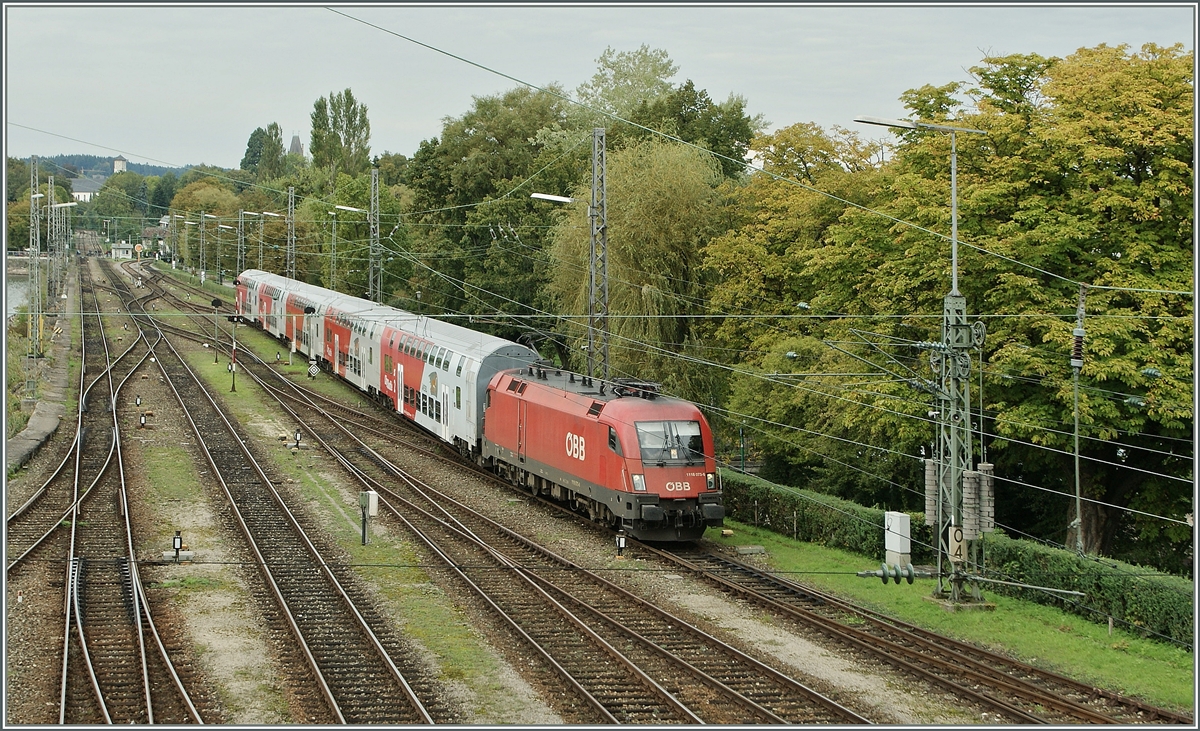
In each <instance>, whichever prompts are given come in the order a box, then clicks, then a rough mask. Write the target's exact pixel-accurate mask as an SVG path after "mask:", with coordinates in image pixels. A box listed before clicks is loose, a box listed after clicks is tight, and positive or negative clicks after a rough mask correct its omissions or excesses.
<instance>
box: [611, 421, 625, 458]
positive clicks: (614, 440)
mask: <svg viewBox="0 0 1200 731" xmlns="http://www.w3.org/2000/svg"><path fill="white" fill-rule="evenodd" d="M608 448H609V449H611V450H612V451H614V452H616V453H617V456H618V457H624V456H625V453H624V452H623V451H621V440H620V439H619V438H618V437H617V430H616V429H613V428H612V427H611V426H610V427H608Z"/></svg>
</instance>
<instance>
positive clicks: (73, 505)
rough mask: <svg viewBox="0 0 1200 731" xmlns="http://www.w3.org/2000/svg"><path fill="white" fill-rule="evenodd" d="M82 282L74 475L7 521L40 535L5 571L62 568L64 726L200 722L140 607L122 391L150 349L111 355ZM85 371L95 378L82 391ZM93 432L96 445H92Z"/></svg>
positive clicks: (97, 307) (61, 474)
mask: <svg viewBox="0 0 1200 731" xmlns="http://www.w3.org/2000/svg"><path fill="white" fill-rule="evenodd" d="M81 285H82V288H83V289H85V297H87V296H90V300H91V303H92V306H91V307H90V309H91V312H84V313H82V320H83V333H84V347H85V348H86V351H85V354H84V355H85V357H84V364H85V368H84V369H82V373H81V379H80V380H81V397H80V400H79V419H78V426H77V437H76V444H75V450H74V457H75V459H74V468H73V470H66V469H64V468H63V467H62V466H60V468H59V470H57V471H56V472H55V476H54V477H53V478H52V480H51V483H50V484H49V485H48V487H47V488H46V489H44V490H43V491H39V492H40V493H41V494H40V495H35V496H34V498H33V499H32V501H31V502H28V503H27V504H26V505H25V506H23V509H21V510H18V511H17V514H16V515H15V516H10V517H11V518H16V520H12V519H10V521H9V524H10V526H12V525H13V524H14V523H16V524H18V525H20V526H21V528H20V530H18V531H15V533H16V536H18V537H26V536H30V535H33V536H37V535H38V534H39V533H40V534H41V535H40V537H38V538H37V539H36V540H34V541H33V542H32V543H30V544H29V546H28V548H26V550H25V551H23V552H22V553H21V554H19V555H18V558H17V559H15V560H14V561H13V562H12V563H10V564H9V567H8V568H9V570H10V572H11V570H12V569H13V568H14V567H16V566H20V565H22V564H21V561H23V560H25V559H26V558H27V557H28V556H30V555H34V554H35V553H36V554H37V555H38V556H39V557H40V558H41V559H43V560H46V561H52V562H53V561H58V562H61V563H62V564H63V565H64V566H65V572H66V576H65V580H64V582H63V587H64V592H65V597H64V601H63V606H64V610H65V611H64V614H63V615H62V617H63V633H62V635H61V639H62V644H61V650H62V654H61V665H60V667H61V671H62V672H61V682H60V693H59V703H58V705H59V710H58V717H59V722H60V723H103V722H107V723H114V722H116V723H139V722H142V723H154V722H156V716H155V712H156V710H157V711H158V713H159V715H158V717H157V722H160V723H199V722H201V717H200V715H199V712H198V711H197V709H196V708H195V705H194V704H193V703H192V702H191V699H190V697H189V695H188V693H187V691H186V689H185V688H184V685H183V684H182V682H181V681H180V679H179V675H178V673H177V672H176V671H175V669H174V667H173V665H172V662H171V660H170V657H169V656H168V655H167V653H166V652H165V649H164V647H163V642H162V639H161V637H160V636H159V634H158V632H157V628H156V627H155V626H154V621H153V617H152V615H151V614H150V612H149V610H148V608H146V607H145V606H144V603H143V601H142V599H143V597H142V595H141V586H140V583H139V581H138V578H137V567H136V561H135V560H134V553H133V540H132V532H131V530H130V526H129V522H128V518H127V515H128V511H127V509H126V507H127V506H126V502H125V491H124V487H125V485H124V471H123V470H124V466H123V461H122V458H121V452H120V448H121V444H120V431H119V426H118V422H117V413H116V403H117V398H118V395H119V393H120V389H121V386H122V385H124V384H125V383H126V382H127V381H128V380H129V378H130V376H131V375H132V374H133V373H134V372H135V371H136V370H137V368H138V367H139V366H140V365H141V363H142V362H143V361H144V359H145V357H146V355H147V353H148V350H147V348H146V346H145V344H144V343H142V341H141V338H140V337H135V338H134V342H133V344H131V345H130V346H129V347H128V349H126V350H125V352H124V353H122V354H121V356H120V357H118V358H116V359H113V358H111V356H110V355H109V351H108V343H107V341H106V338H105V333H104V324H103V316H102V313H103V312H104V311H105V307H104V306H102V305H101V302H100V298H99V296H98V295H97V294H96V293H95V291H94V290H92V288H91V287H89V286H88V285H89V277H87V276H86V271H85V273H84V274H83V275H82V276H81ZM85 309H87V308H86V307H85ZM139 349H140V351H141V356H140V358H139V357H138V355H137V351H138V350H139ZM121 363H124V364H125V365H123V366H119V365H118V364H121ZM88 373H92V374H95V378H94V380H93V381H92V382H91V383H90V384H89V385H86V386H84V385H83V384H84V383H85V382H86V377H87V374H88ZM89 434H90V435H91V437H92V439H93V440H94V442H93V443H92V444H90V445H89V443H88V436H89ZM67 474H70V475H71V476H72V480H71V481H72V485H71V489H70V490H69V493H70V495H71V500H70V504H69V505H68V506H67V508H66V511H65V513H64V514H63V515H62V516H61V517H60V518H58V519H56V520H55V521H54V523H53V525H52V526H50V527H49V528H48V529H47V530H45V531H42V530H41V528H40V526H39V523H38V521H39V519H40V520H45V519H46V516H49V518H51V519H53V518H55V516H56V514H57V513H58V510H59V509H60V506H61V502H60V501H61V499H62V495H64V494H66V493H67V492H68V491H67V490H66V489H65V485H62V484H60V485H55V484H53V483H54V482H55V481H65V479H66V475H67ZM51 488H53V489H51ZM47 506H49V507H47ZM22 519H24V520H22ZM26 524H31V525H33V526H34V528H33V529H32V530H30V529H28V528H25V525H26ZM60 536H61V537H63V540H58V537H60ZM51 537H54V539H51ZM10 545H11V542H10ZM152 686H153V687H154V692H152V691H151V688H152Z"/></svg>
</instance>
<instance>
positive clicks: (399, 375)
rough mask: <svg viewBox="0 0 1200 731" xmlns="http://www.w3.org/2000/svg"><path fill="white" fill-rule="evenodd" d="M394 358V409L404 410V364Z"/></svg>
mask: <svg viewBox="0 0 1200 731" xmlns="http://www.w3.org/2000/svg"><path fill="white" fill-rule="evenodd" d="M399 360H400V359H399V358H397V359H396V361H397V362H396V411H399V412H401V413H403V412H404V394H405V389H404V364H403V363H401V362H399Z"/></svg>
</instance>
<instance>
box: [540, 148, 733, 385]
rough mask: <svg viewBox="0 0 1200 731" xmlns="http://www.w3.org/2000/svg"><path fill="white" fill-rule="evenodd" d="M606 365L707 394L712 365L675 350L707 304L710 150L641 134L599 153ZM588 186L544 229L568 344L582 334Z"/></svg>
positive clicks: (714, 193) (615, 372)
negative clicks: (692, 363) (707, 367)
mask: <svg viewBox="0 0 1200 731" xmlns="http://www.w3.org/2000/svg"><path fill="white" fill-rule="evenodd" d="M607 162H608V166H607V197H606V202H607V210H608V239H607V241H608V246H607V252H608V254H607V261H608V284H609V299H608V313H609V331H610V333H611V334H610V338H609V341H610V355H609V364H610V375H612V376H614V377H620V376H631V377H639V378H646V379H650V380H655V381H660V382H662V383H664V385H665V387H666V388H667V390H669V391H672V392H675V393H680V394H682V395H684V396H687V397H689V398H694V399H698V400H701V401H703V402H708V400H709V397H710V389H711V387H712V384H711V374H708V373H704V372H701V371H697V370H695V369H694V368H690V367H688V366H687V364H686V363H685V362H684V361H683V360H682V359H681V358H680V357H679V356H681V355H685V354H686V352H687V351H688V350H689V349H690V348H691V347H692V346H693V344H694V343H693V335H694V333H695V331H696V318H697V317H698V316H701V315H703V313H704V312H705V309H706V292H707V288H706V286H705V276H704V269H703V266H702V251H703V249H704V246H705V244H707V242H708V241H709V240H710V239H711V238H712V237H713V236H714V235H716V234H718V233H720V229H721V225H722V217H721V200H722V198H721V189H720V186H721V180H722V177H721V171H720V167H719V165H717V164H716V162H715V161H714V160H713V159H712V157H711V156H710V155H708V154H707V153H704V152H702V151H699V150H696V149H694V148H690V147H686V146H683V145H678V144H673V143H664V142H655V141H648V142H642V143H639V144H637V145H634V146H632V147H628V148H625V149H623V150H618V151H616V152H613V153H611V154H610V155H608V160H607ZM590 195H591V192H590V187H580V188H579V189H577V190H576V191H575V194H574V197H575V198H576V201H577V202H576V203H574V204H572V205H571V207H570V209H569V210H568V212H567V213H566V215H565V216H564V218H563V219H562V221H561V222H560V223H559V224H558V225H557V227H556V228H555V230H554V234H553V242H552V245H551V249H550V261H551V279H550V284H549V287H548V291H549V293H550V296H551V299H552V301H553V302H554V306H555V307H556V309H557V311H558V312H559V313H560V314H561V315H563V317H564V322H565V323H566V324H565V327H566V333H567V335H568V336H569V337H570V338H571V339H572V340H573V342H574V347H573V348H572V351H573V352H581V351H580V348H581V347H582V346H583V345H584V344H586V342H587V331H586V326H587V313H588V308H587V305H588V270H589V251H590V232H591V228H590V223H589V220H588V205H587V204H588V201H589V200H590Z"/></svg>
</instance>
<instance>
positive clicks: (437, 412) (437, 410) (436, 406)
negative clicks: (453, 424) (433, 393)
mask: <svg viewBox="0 0 1200 731" xmlns="http://www.w3.org/2000/svg"><path fill="white" fill-rule="evenodd" d="M433 420H434V421H436V422H437V423H439V424H441V423H442V401H441V399H434V400H433Z"/></svg>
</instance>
